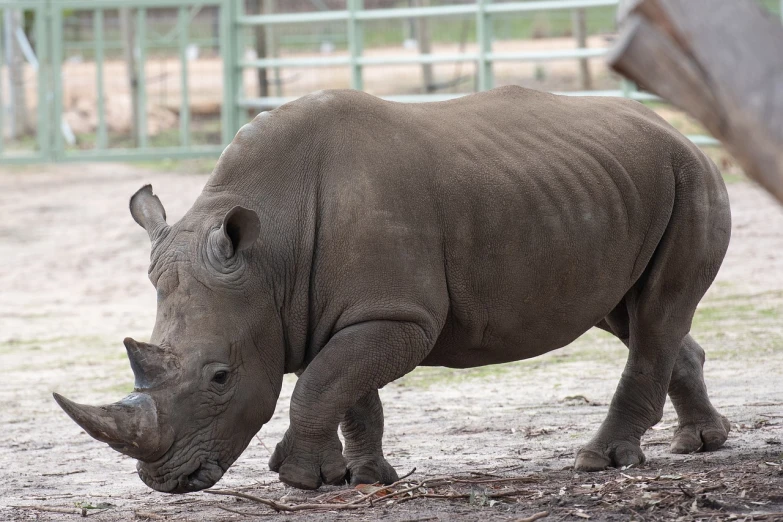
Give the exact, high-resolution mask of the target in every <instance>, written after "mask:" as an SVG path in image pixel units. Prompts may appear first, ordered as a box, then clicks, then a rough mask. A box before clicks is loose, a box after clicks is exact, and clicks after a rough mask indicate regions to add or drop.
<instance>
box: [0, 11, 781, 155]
mask: <svg viewBox="0 0 783 522" xmlns="http://www.w3.org/2000/svg"><path fill="white" fill-rule="evenodd" d="M266 1H267V2H269V1H270V0H266ZM274 1H275V0H271V2H273V3H274ZM320 3H321V4H323V5H324V6H325V5H326V4H324V3H323V2H320ZM617 3H618V0H533V1H516V2H514V1H508V2H506V1H501V0H496V1H495V2H491V1H490V0H475V1H474V2H473V3H464V0H463V3H459V4H451V5H429V2H428V1H421V0H410V4H413V5H412V6H408V7H389V8H386V7H378V6H377V5H375V6H374V7H373V8H365V6H364V3H363V0H345V3H344V8H341V9H333V10H324V9H321V10H316V11H311V12H271V13H268V14H267V13H265V14H250V13H248V12H247V9H246V6H245V1H244V0H204V1H199V2H194V0H132V1H130V0H0V18H2V20H3V22H4V23H3V24H2V25H1V26H0V44H2V49H0V108H2V110H0V163H14V162H37V161H83V160H132V159H139V160H154V159H160V158H185V157H197V156H217V155H219V153H220V151H221V150H222V149H223V147H224V146H225V145H226V144H227V143H228V142H229V141H230V140H231V139H232V138H233V135H234V133H235V132H236V130H237V129H238V128H239V127H240V126H241V125H242V124H243V123H245V122H246V121H247V120H248V119H249V118H250V117H251V116H252V114H253V113H254V112H257V111H258V110H263V109H268V108H271V107H275V106H278V105H280V104H282V103H285V102H287V101H290V100H292V99H294V98H296V97H297V95H296V94H291V93H288V95H284V94H283V93H282V90H283V89H282V88H281V85H282V83H281V80H280V78H281V76H282V72H289V71H301V70H307V71H315V70H317V71H324V70H326V69H330V68H331V69H339V70H341V71H345V72H347V74H345V80H344V83H345V85H342V84H340V82H341V81H343V80H339V81H336V85H331V84H330V85H323V86H321V85H318V84H317V82H316V83H314V84H313V86H314V87H315V88H322V87H333V86H337V87H341V86H344V87H351V88H354V89H365V88H367V87H368V86H367V82H366V81H365V80H366V78H367V76H366V71H367V70H368V68H375V70H377V69H378V68H379V66H382V67H383V68H384V69H386V70H390V69H393V68H394V67H403V66H414V67H421V68H423V69H424V68H426V67H429V66H431V67H438V66H443V64H456V65H457V66H460V67H461V66H462V65H463V64H464V65H465V66H466V67H472V68H473V69H472V70H473V71H474V74H473V78H472V79H473V80H474V81H473V83H472V86H470V88H466V84H465V82H463V83H459V82H455V83H454V85H452V87H451V88H450V89H449V92H426V90H425V92H403V93H400V92H396V93H395V92H392V93H388V92H386V93H379V94H381V95H382V97H384V98H387V99H391V100H395V101H401V102H422V101H437V100H445V99H451V98H455V97H459V96H462V95H465V94H469V93H470V92H475V91H480V90H486V89H490V88H492V87H493V86H494V85H495V84H496V83H498V75H497V72H498V69H499V68H500V67H501V64H503V65H505V64H525V63H526V64H530V63H535V64H549V63H551V62H571V63H582V64H585V63H587V60H591V59H595V58H600V57H602V56H603V55H604V54H605V53H606V52H607V50H608V43H607V42H605V41H604V42H603V45H598V46H596V45H592V46H587V45H584V44H585V37H586V36H587V35H585V34H582V35H581V37H582V42H581V43H582V45H575V46H573V47H571V48H547V47H546V46H545V45H546V43H547V42H548V40H546V39H543V40H541V42H542V45H544V47H543V48H542V46H541V45H539V46H538V47H537V48H534V49H527V48H524V47H516V50H514V49H512V50H509V49H506V50H502V49H500V50H499V49H498V48H497V47H499V46H498V42H499V40H498V39H496V38H493V36H494V35H493V29H494V28H495V27H497V25H498V22H499V21H508V20H509V19H510V17H513V16H522V15H527V14H532V13H540V12H548V13H552V12H563V13H577V12H581V13H583V14H584V13H585V12H587V13H590V12H591V11H592V12H596V11H597V10H603V11H601V12H603V13H605V14H606V10H607V9H611V10H612V12H613V10H614V8H615V7H616V5H617ZM764 3H765V4H767V7H768V8H769V7H771V6H773V5H774V9H775V10H779V11H781V12H783V0H764ZM261 4H263V2H260V1H258V5H261ZM283 4H286V2H280V3H279V5H283ZM316 4H318V2H314V3H313V5H316ZM267 6H268V4H267ZM164 15H165V16H164ZM23 20H24V21H26V20H33V22H34V23H33V24H32V27H26V28H21V27H20V23H21V22H22V21H23ZM382 20H385V21H395V20H396V21H400V22H402V21H410V22H414V21H417V22H419V23H421V21H424V20H430V21H432V22H433V23H437V22H439V21H444V20H462V21H464V22H465V23H466V24H468V23H469V24H471V25H470V27H469V28H470V29H471V35H470V36H471V37H470V40H471V41H470V43H469V45H467V44H466V42H465V39H466V38H465V35H467V34H468V32H463V36H462V42H461V45H460V46H459V49H457V50H456V52H455V51H453V50H451V51H449V50H446V51H444V50H443V49H440V50H433V49H430V48H427V49H423V48H422V47H421V46H420V47H418V48H417V49H415V51H410V50H409V51H407V52H403V50H402V49H399V48H397V49H398V50H396V51H395V50H394V49H395V48H394V47H390V48H388V49H385V50H384V52H383V53H377V52H368V50H367V49H366V48H365V43H366V42H367V41H368V40H369V39H370V38H369V37H375V40H379V39H380V38H379V37H378V36H379V34H378V33H377V32H374V31H373V29H372V28H373V27H376V26H373V25H372V24H377V23H378V22H379V21H382ZM319 24H320V26H322V27H324V26H325V24H330V25H329V27H330V28H331V29H330V31H332V32H333V31H334V28H335V27H338V28H339V27H343V28H344V33H343V34H341V35H340V38H339V39H336V40H339V42H338V43H339V45H341V46H344V48H340V49H337V50H335V49H334V45H333V44H330V46H329V48H327V49H325V50H323V49H322V50H321V52H309V53H308V52H304V53H292V52H287V53H281V52H280V48H279V45H277V46H276V44H275V34H276V33H277V35H278V37H279V36H280V35H281V34H282V33H283V32H285V30H286V29H287V28H293V27H303V26H308V25H319ZM465 27H468V26H467V25H466V26H465ZM575 27H576V26H575ZM584 27H586V26H583V30H584ZM512 28H513V26H512ZM23 29H27V30H26V31H25V30H23ZM576 36H577V43H578V37H579V36H580V35H576ZM419 37H421V35H419ZM261 39H265V40H266V41H265V42H263V43H264V45H263V46H261V45H260V44H261V43H262V42H261ZM31 40H32V42H31ZM279 41H280V39H279V38H278V42H279ZM270 43H271V44H272V45H271V46H270V45H266V44H270ZM12 47H13V50H15V51H18V52H9V50H10V49H12ZM468 47H470V48H468ZM506 47H508V46H506ZM259 48H263V54H261V55H259V53H258V52H257V51H258V49H259ZM389 49H391V51H389ZM9 57H16V58H14V59H15V60H17V62H18V61H19V60H20V57H24V61H25V63H23V64H20V63H5V62H8V58H9ZM4 58H5V61H4ZM536 67H539V66H538V65H537V66H536ZM506 68H507V67H506ZM258 71H264V76H263V77H264V78H265V80H263V82H266V81H269V82H270V85H275V86H276V88H275V91H276V92H275V95H274V96H273V95H270V92H271V89H259V86H260V82H262V80H261V79H260V78H261V76H260V75H259V76H258V78H259V80H258V81H256V82H255V83H254V78H255V75H256V73H258ZM536 71H538V69H536ZM199 75H200V76H199ZM21 76H24V81H23V82H19V81H18V80H19V78H20V77H21ZM269 79H271V80H269ZM503 81H509V80H503ZM510 81H512V82H513V79H512V80H510ZM611 81H612V82H615V83H614V85H615V87H614V88H603V87H601V88H599V89H596V90H589V91H585V90H571V91H569V92H564V93H563V94H569V95H594V96H595V95H597V96H625V97H630V98H633V99H637V100H641V101H649V102H656V101H657V99H656V98H655V97H654V96H652V95H650V94H648V93H643V92H639V91H637V90H636V89H635V88H634V86H633V85H632V84H629V83H627V82H622V81H621V80H619V79H614V80H611ZM309 85H310V84H306V85H305V87H307V86H309ZM128 86H129V87H128ZM254 89H255V90H256V91H257V92H255V93H253V92H252V91H253V90H254ZM373 89H374V88H373V87H370V88H369V89H368V90H370V91H372V90H373ZM126 90H127V92H125V91H126ZM207 90H208V91H209V92H210V93H211V94H210V95H211V97H209V96H207V97H204V96H202V97H201V98H199V96H201V95H202V94H203V91H207ZM300 90H301V89H300ZM258 91H261V92H260V93H259V92H258ZM215 93H218V94H217V95H215ZM25 95H26V98H25ZM216 96H217V98H216ZM21 104H24V107H23V110H18V109H19V106H20V105H21ZM121 109H122V110H121ZM123 111H124V112H123ZM28 112H30V113H32V114H34V115H35V116H34V118H30V119H31V120H32V121H28V122H26V128H24V127H25V125H20V120H22V119H24V116H25V114H27V113H28ZM20 129H21V130H20ZM689 137H691V139H693V140H694V141H695V142H697V143H699V144H703V145H710V144H714V143H716V142H715V140H713V139H712V138H710V137H708V136H704V135H698V134H697V135H693V136H689Z"/></svg>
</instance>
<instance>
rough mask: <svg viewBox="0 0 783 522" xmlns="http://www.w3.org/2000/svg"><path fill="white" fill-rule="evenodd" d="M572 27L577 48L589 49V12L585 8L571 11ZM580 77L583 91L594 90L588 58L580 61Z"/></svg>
mask: <svg viewBox="0 0 783 522" xmlns="http://www.w3.org/2000/svg"><path fill="white" fill-rule="evenodd" d="M571 27H572V32H573V33H574V37H575V38H576V46H577V47H578V48H579V49H587V12H586V10H585V9H584V8H579V9H574V10H573V11H571ZM579 76H580V78H581V81H582V90H583V91H591V90H593V78H592V76H591V75H590V62H589V60H588V59H587V58H580V59H579Z"/></svg>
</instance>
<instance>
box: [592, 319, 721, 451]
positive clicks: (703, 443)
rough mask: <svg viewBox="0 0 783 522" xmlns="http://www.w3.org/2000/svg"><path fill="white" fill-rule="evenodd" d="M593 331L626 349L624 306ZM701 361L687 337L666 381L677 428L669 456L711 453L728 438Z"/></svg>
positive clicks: (698, 348)
mask: <svg viewBox="0 0 783 522" xmlns="http://www.w3.org/2000/svg"><path fill="white" fill-rule="evenodd" d="M610 323H611V324H610ZM596 327H598V328H601V329H602V330H606V331H607V332H609V333H611V334H614V335H615V336H616V337H617V338H618V339H620V340H621V341H622V342H623V343H624V344H625V345H626V346H628V315H627V313H626V310H625V307H624V306H623V307H618V309H616V310H615V311H614V312H612V314H611V315H610V317H608V318H607V319H605V320H603V321H601V322H600V323H598V324H597V325H596ZM704 360H705V354H704V350H703V349H702V347H701V346H699V343H697V342H696V341H695V340H694V339H693V337H691V335H690V334H688V335H686V336H685V339H683V341H682V344H681V345H680V353H679V355H678V356H677V361H676V362H675V363H674V370H673V371H672V376H671V381H669V398H670V399H671V400H672V404H674V409H675V411H676V412H677V418H678V424H679V426H678V428H677V431H676V432H675V433H674V437H673V439H672V442H671V446H670V449H671V452H672V453H695V452H698V451H714V450H717V449H718V448H720V447H721V446H723V443H724V442H726V439H727V438H728V436H729V431H730V430H731V424H730V423H729V420H728V419H727V418H726V417H724V416H723V415H721V414H720V413H719V412H718V410H716V409H715V407H714V406H713V405H712V402H711V401H710V398H709V395H708V394H707V385H706V384H705V383H704V372H703V367H704Z"/></svg>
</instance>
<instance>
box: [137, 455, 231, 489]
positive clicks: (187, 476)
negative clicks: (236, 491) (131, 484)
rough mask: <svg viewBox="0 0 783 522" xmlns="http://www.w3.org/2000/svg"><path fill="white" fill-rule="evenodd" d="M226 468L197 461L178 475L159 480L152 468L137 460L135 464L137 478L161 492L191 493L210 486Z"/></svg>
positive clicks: (215, 463)
mask: <svg viewBox="0 0 783 522" xmlns="http://www.w3.org/2000/svg"><path fill="white" fill-rule="evenodd" d="M226 469H227V467H226V468H223V466H221V465H220V463H217V462H198V463H196V464H194V466H192V467H191V468H189V469H188V470H186V471H185V472H184V473H182V474H180V475H179V476H176V477H172V478H170V479H167V480H160V479H159V478H158V477H156V476H155V473H154V472H152V470H149V469H147V466H146V465H145V464H144V463H142V462H139V463H138V464H137V465H136V470H137V471H138V474H139V478H141V480H142V481H143V482H144V483H145V484H146V485H147V486H149V487H151V488H152V489H154V490H156V491H160V492H161V493H175V494H176V493H192V492H194V491H201V490H202V489H207V488H211V487H212V486H214V485H215V484H216V483H217V481H218V480H220V479H221V478H222V477H223V474H224V473H225V472H226Z"/></svg>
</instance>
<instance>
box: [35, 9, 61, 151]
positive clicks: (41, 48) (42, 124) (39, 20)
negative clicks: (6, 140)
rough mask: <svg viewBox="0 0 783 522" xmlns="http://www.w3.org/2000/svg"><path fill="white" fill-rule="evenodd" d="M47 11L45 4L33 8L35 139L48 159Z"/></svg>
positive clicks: (49, 128) (49, 116)
mask: <svg viewBox="0 0 783 522" xmlns="http://www.w3.org/2000/svg"><path fill="white" fill-rule="evenodd" d="M48 23H49V13H48V12H47V6H44V5H38V6H37V7H36V9H35V47H36V49H35V50H36V56H37V58H38V131H37V136H36V138H37V139H36V141H37V142H38V152H39V153H40V154H41V157H42V158H45V159H48V157H47V156H48V155H49V144H50V143H51V140H52V134H51V133H52V125H51V121H52V116H51V111H50V110H49V102H50V94H49V74H50V72H51V67H50V66H49V41H48V39H47V38H48V37H49V29H48V27H47V24H48ZM54 132H60V128H59V126H57V125H54Z"/></svg>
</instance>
